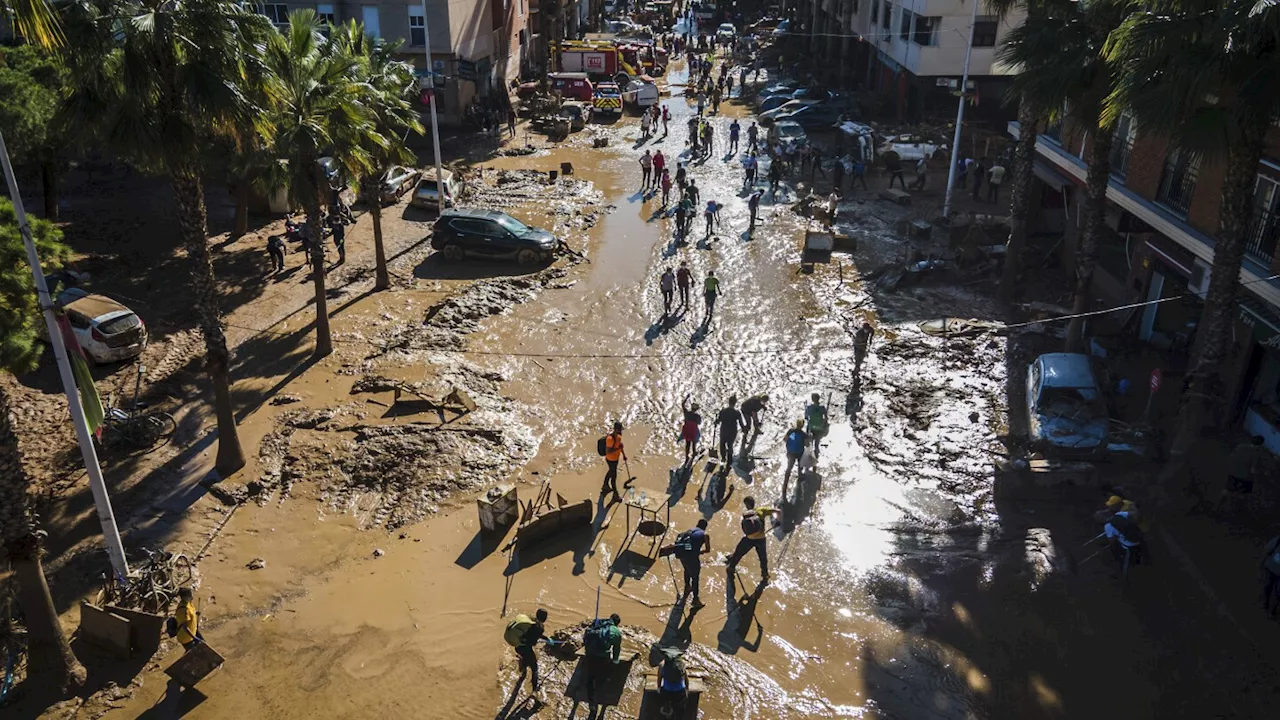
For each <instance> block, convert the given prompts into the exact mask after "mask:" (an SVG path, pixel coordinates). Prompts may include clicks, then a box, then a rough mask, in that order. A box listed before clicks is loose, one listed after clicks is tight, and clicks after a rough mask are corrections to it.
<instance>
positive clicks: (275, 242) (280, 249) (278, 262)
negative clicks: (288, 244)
mask: <svg viewBox="0 0 1280 720" xmlns="http://www.w3.org/2000/svg"><path fill="white" fill-rule="evenodd" d="M284 251H285V246H284V238H282V237H280V236H279V235H272V236H271V237H269V238H267V254H268V255H270V256H271V271H272V272H276V273H279V272H284Z"/></svg>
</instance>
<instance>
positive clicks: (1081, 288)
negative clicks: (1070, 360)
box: [1067, 123, 1113, 353]
mask: <svg viewBox="0 0 1280 720" xmlns="http://www.w3.org/2000/svg"><path fill="white" fill-rule="evenodd" d="M1091 137H1092V140H1093V142H1092V144H1090V146H1089V161H1088V162H1089V173H1088V175H1087V176H1086V177H1085V188H1086V192H1087V193H1088V194H1087V196H1086V198H1085V208H1084V211H1085V212H1084V232H1083V233H1082V234H1081V236H1080V244H1079V245H1078V246H1077V247H1076V289H1075V302H1074V303H1072V306H1071V314H1072V315H1076V316H1077V317H1073V318H1071V320H1070V321H1069V322H1068V323H1067V352H1074V353H1078V352H1083V351H1084V321H1085V319H1084V318H1083V317H1078V316H1079V315H1080V314H1081V313H1085V312H1088V311H1089V298H1091V297H1092V295H1093V271H1094V268H1096V267H1097V265H1098V246H1099V245H1100V244H1101V242H1102V234H1103V233H1104V232H1106V219H1107V183H1108V182H1109V181H1110V180H1111V142H1112V138H1113V136H1112V134H1111V128H1104V127H1099V126H1098V125H1097V123H1095V125H1094V130H1093V132H1092V133H1091Z"/></svg>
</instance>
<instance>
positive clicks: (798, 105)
mask: <svg viewBox="0 0 1280 720" xmlns="http://www.w3.org/2000/svg"><path fill="white" fill-rule="evenodd" d="M817 104H818V101H817V100H788V101H786V102H785V103H783V104H781V105H779V106H777V107H775V108H774V109H772V110H769V111H766V112H762V113H760V124H761V125H765V126H768V125H771V124H773V122H774V121H775V120H777V119H778V118H779V117H781V116H783V115H790V114H791V113H794V112H796V111H797V110H802V109H804V108H807V107H809V106H810V105H817Z"/></svg>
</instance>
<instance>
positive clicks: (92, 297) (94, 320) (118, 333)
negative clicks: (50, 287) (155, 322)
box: [57, 288, 147, 364]
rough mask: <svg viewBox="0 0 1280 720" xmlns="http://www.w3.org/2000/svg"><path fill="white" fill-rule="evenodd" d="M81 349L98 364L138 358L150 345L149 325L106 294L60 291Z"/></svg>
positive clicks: (58, 300)
mask: <svg viewBox="0 0 1280 720" xmlns="http://www.w3.org/2000/svg"><path fill="white" fill-rule="evenodd" d="M57 303H58V305H59V306H60V307H61V308H62V310H63V312H65V313H66V315H67V320H68V321H69V322H70V323H71V331H72V332H73V333H74V334H75V336H76V342H78V343H80V349H82V350H84V354H85V355H86V356H88V358H89V359H90V360H92V361H93V362H94V363H97V364H104V363H113V362H120V361H121V360H128V359H129V358H135V357H137V356H139V355H141V354H142V351H143V350H145V349H146V347H147V326H146V325H145V324H144V323H143V322H142V318H140V317H138V316H137V314H135V313H134V312H133V311H132V310H130V309H129V308H127V307H125V306H124V305H121V304H120V303H118V302H116V301H115V300H112V299H111V298H109V297H107V296H105V295H96V294H93V293H89V292H86V291H85V290H82V289H80V288H67V289H66V290H63V291H62V292H60V293H58V297H57Z"/></svg>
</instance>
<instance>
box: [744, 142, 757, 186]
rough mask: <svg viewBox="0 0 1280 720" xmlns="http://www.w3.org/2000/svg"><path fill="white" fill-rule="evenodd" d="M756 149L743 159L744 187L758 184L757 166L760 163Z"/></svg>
mask: <svg viewBox="0 0 1280 720" xmlns="http://www.w3.org/2000/svg"><path fill="white" fill-rule="evenodd" d="M759 162H760V161H759V159H758V158H756V153H755V151H754V150H752V151H751V152H750V154H748V155H747V156H746V157H745V158H743V159H742V189H743V190H746V189H747V188H749V187H751V186H752V185H755V184H756V166H757V165H758V164H759Z"/></svg>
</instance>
